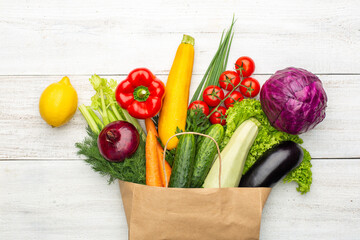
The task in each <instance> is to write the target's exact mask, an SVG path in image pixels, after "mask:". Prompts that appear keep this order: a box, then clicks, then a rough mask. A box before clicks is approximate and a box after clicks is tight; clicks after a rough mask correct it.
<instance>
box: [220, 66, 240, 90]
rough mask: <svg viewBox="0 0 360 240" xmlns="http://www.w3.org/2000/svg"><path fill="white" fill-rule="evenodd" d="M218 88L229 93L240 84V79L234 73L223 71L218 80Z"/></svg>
mask: <svg viewBox="0 0 360 240" xmlns="http://www.w3.org/2000/svg"><path fill="white" fill-rule="evenodd" d="M219 83H220V87H222V88H223V89H225V90H228V91H231V90H233V88H234V87H236V86H237V85H238V84H239V83H240V77H239V75H238V74H237V72H235V71H225V72H223V73H222V74H221V75H220V78H219Z"/></svg>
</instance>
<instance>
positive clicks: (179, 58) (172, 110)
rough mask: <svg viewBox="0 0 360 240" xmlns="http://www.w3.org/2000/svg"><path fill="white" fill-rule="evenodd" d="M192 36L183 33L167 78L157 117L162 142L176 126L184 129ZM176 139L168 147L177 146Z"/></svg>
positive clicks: (191, 55)
mask: <svg viewBox="0 0 360 240" xmlns="http://www.w3.org/2000/svg"><path fill="white" fill-rule="evenodd" d="M194 42H195V41H194V38H192V37H191V36H188V35H184V37H183V40H182V41H181V44H180V46H179V47H178V49H177V52H176V55H175V59H174V62H173V65H172V67H171V70H170V73H169V77H168V80H167V82H166V93H165V98H164V103H163V107H162V110H161V112H160V118H159V126H158V131H159V137H160V139H161V141H162V142H163V144H165V143H166V142H167V140H168V139H169V138H170V137H171V136H172V135H174V134H175V132H176V128H177V127H178V128H179V129H182V130H185V123H186V114H187V107H188V101H189V89H190V82H191V75H192V69H193V64H194ZM177 144H178V139H177V138H173V139H171V141H170V142H169V144H168V147H167V148H168V149H173V148H175V147H176V146H177Z"/></svg>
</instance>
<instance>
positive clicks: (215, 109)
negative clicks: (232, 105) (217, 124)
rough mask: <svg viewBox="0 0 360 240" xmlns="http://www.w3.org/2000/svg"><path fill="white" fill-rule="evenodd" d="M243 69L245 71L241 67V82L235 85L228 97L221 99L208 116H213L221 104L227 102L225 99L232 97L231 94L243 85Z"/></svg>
mask: <svg viewBox="0 0 360 240" xmlns="http://www.w3.org/2000/svg"><path fill="white" fill-rule="evenodd" d="M242 71H243V69H240V82H239V84H237V85H236V87H234V88H233V89H232V90H231V91H230V92H229V93H228V95H227V97H224V99H223V100H221V101H220V103H219V104H218V105H217V106H216V107H215V108H214V109H213V110H212V111H211V112H210V113H209V115H207V118H210V116H211V115H212V114H213V113H214V112H216V111H217V109H218V108H219V106H220V105H221V104H222V103H223V102H225V100H226V99H228V98H229V97H230V95H231V94H232V93H233V92H234V91H235V90H236V89H237V88H238V87H239V86H241V82H242V80H243V76H242Z"/></svg>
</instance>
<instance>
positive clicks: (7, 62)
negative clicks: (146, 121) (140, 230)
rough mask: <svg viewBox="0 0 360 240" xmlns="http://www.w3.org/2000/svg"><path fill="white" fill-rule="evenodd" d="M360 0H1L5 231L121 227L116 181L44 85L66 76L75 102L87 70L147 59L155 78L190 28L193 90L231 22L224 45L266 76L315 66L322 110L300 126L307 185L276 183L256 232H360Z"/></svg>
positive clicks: (78, 235) (65, 233)
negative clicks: (49, 100)
mask: <svg viewBox="0 0 360 240" xmlns="http://www.w3.org/2000/svg"><path fill="white" fill-rule="evenodd" d="M359 12H360V1H357V0H344V1H338V0H322V1H310V0H305V1H303V0H296V1H287V0H277V1H266V0H264V1H260V0H258V1H254V0H252V1H235V0H234V1H216V0H208V1H191V0H182V1H161V0H156V1H134V0H128V1H118V0H109V1H95V0H86V1H85V0H82V1H74V0H55V1H45V0H33V1H28V0H2V1H0V86H1V87H0V239H1V240H17V239H27V240H33V239H71V240H73V239H87V240H89V239H94V240H95V239H109V240H111V239H114V240H115V239H127V225H126V220H125V216H124V212H123V208H122V203H121V196H120V193H119V189H118V186H117V184H113V185H110V186H109V185H107V183H106V180H105V179H104V178H102V177H101V176H99V175H98V174H97V173H94V172H93V171H92V170H91V169H90V167H89V166H87V165H86V164H85V163H84V162H83V161H82V160H81V159H80V158H79V157H78V156H76V154H75V151H76V150H75V148H74V143H75V142H77V141H81V140H82V139H83V138H84V136H85V126H86V122H85V121H84V119H83V118H82V116H81V115H80V113H79V112H77V113H76V115H75V116H74V118H73V119H72V120H71V121H70V122H69V123H68V124H67V125H66V126H64V127H61V128H51V127H49V126H47V125H46V124H45V123H44V122H43V121H42V119H41V118H40V116H39V113H38V100H39V96H40V94H41V92H42V90H43V89H44V88H45V87H46V86H47V85H49V84H50V83H53V82H55V81H59V80H60V79H61V77H62V76H64V75H68V76H69V77H70V79H71V82H72V83H73V85H74V86H75V88H76V90H77V92H78V95H79V103H86V104H89V102H90V96H91V95H92V94H93V92H92V90H91V87H90V84H89V83H88V78H89V76H90V75H91V74H93V73H98V74H100V75H102V76H106V77H109V78H110V77H113V78H115V79H117V80H122V79H123V78H124V76H125V75H126V74H127V73H128V72H129V71H130V70H132V69H133V68H136V67H141V66H143V67H148V68H149V69H151V70H152V71H153V72H154V73H155V74H157V75H158V76H159V78H161V79H162V80H164V81H166V78H167V74H168V72H169V69H170V67H171V64H172V60H173V57H174V54H175V51H176V48H177V46H178V44H179V43H180V41H181V38H182V34H183V33H187V34H189V35H191V36H193V37H194V38H195V42H196V43H195V65H194V75H193V79H192V89H191V91H192V92H193V91H194V89H195V87H196V86H197V84H198V82H199V81H200V79H201V76H202V74H203V73H204V71H205V69H206V67H207V66H208V64H209V62H210V60H211V58H212V56H213V54H214V52H215V51H216V48H217V45H218V42H219V38H220V35H221V32H222V30H223V29H224V28H227V27H228V26H229V24H230V22H231V18H232V14H233V13H235V14H236V17H237V18H238V21H237V23H236V26H235V32H236V33H235V37H234V41H233V45H232V50H231V54H230V58H229V68H231V67H232V63H233V62H234V61H235V60H236V59H237V57H239V56H242V55H249V56H251V57H252V58H253V59H254V60H255V62H256V78H258V79H259V80H260V81H261V82H264V81H265V80H266V79H267V78H268V77H269V76H270V75H271V74H272V73H274V72H275V71H276V70H278V69H282V68H285V67H288V66H296V67H302V68H305V69H308V70H310V71H312V72H314V73H316V74H317V75H318V76H319V77H320V78H321V79H322V81H323V83H324V87H325V89H326V92H327V94H328V98H329V102H328V109H327V117H326V119H325V121H324V122H323V123H321V124H320V125H319V126H318V127H317V128H316V129H315V130H313V131H311V132H309V133H306V134H303V135H302V137H303V138H304V140H305V143H304V146H305V147H306V148H307V149H308V150H309V151H310V153H311V154H312V156H313V157H314V160H313V168H312V169H313V185H312V188H311V192H309V193H308V194H306V195H300V194H299V193H297V192H296V191H295V185H294V184H286V185H285V184H278V185H277V186H276V187H275V188H274V189H273V191H272V193H271V195H270V198H269V200H268V202H267V204H266V207H265V209H264V214H263V219H262V226H261V236H260V239H278V240H279V239H360V235H359V233H360V193H359V188H360V147H359V143H360V121H359V120H360V119H359V118H360V94H359V92H360V61H359V60H360V59H359V56H360V55H359V53H360V14H359Z"/></svg>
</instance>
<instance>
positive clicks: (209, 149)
mask: <svg viewBox="0 0 360 240" xmlns="http://www.w3.org/2000/svg"><path fill="white" fill-rule="evenodd" d="M205 134H206V135H209V136H210V137H212V138H214V139H215V141H216V142H217V143H218V144H220V142H221V141H222V140H223V138H224V127H223V126H221V125H220V124H215V125H212V126H211V127H209V128H208V129H207V131H206V133H205ZM201 138H202V139H201V141H200V143H199V144H198V145H197V147H196V155H195V163H194V170H193V174H192V177H191V182H190V187H191V188H200V187H201V186H202V185H203V183H204V180H205V178H206V176H207V174H208V173H209V171H210V168H211V165H212V163H213V161H214V158H215V155H216V154H217V148H216V145H215V143H214V142H213V141H212V140H211V139H210V138H206V137H201Z"/></svg>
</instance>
